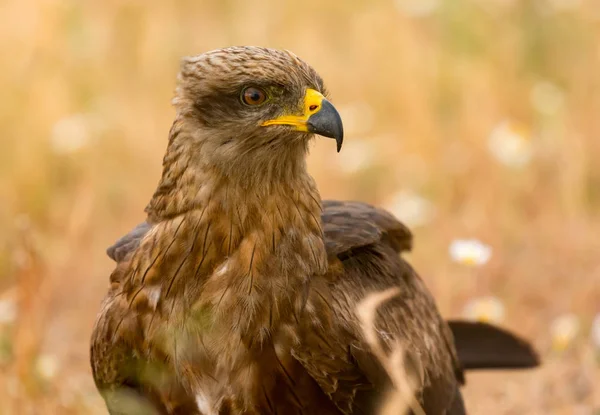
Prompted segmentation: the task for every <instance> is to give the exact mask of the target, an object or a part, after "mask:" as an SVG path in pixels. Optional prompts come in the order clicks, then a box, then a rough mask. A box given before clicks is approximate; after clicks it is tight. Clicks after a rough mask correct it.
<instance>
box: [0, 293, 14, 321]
mask: <svg viewBox="0 0 600 415" xmlns="http://www.w3.org/2000/svg"><path fill="white" fill-rule="evenodd" d="M16 318H17V304H16V303H15V300H14V299H13V298H3V299H1V300H0V324H9V323H12V322H13V321H15V319H16Z"/></svg>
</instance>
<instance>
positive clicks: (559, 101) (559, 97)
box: [531, 82, 564, 115]
mask: <svg viewBox="0 0 600 415" xmlns="http://www.w3.org/2000/svg"><path fill="white" fill-rule="evenodd" d="M563 101H564V97H563V92H562V90H561V89H560V88H559V87H558V86H556V85H555V84H553V83H550V82H538V83H536V84H535V85H534V86H533V88H532V89H531V104H532V105H533V108H535V109H536V111H538V112H539V113H541V114H544V115H554V114H556V113H557V112H558V111H559V110H560V109H561V108H562V106H563Z"/></svg>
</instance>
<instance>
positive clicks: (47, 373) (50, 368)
mask: <svg viewBox="0 0 600 415" xmlns="http://www.w3.org/2000/svg"><path fill="white" fill-rule="evenodd" d="M35 367H36V370H37V372H38V374H39V375H40V376H41V377H42V378H43V379H46V380H50V379H53V378H54V377H55V376H56V374H57V373H58V361H57V360H56V357H55V356H53V355H48V354H46V355H41V356H39V357H38V358H37V361H36V364H35Z"/></svg>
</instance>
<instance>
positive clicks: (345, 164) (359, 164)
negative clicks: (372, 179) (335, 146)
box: [337, 139, 375, 173]
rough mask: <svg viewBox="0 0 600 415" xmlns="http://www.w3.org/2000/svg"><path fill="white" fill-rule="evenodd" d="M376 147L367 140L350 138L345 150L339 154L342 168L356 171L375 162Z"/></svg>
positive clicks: (349, 171)
mask: <svg viewBox="0 0 600 415" xmlns="http://www.w3.org/2000/svg"><path fill="white" fill-rule="evenodd" d="M374 158H375V149H374V148H373V145H371V144H369V143H368V142H367V141H365V140H360V139H354V140H348V141H347V143H345V144H344V149H343V151H341V152H340V154H339V155H338V157H337V159H338V164H339V168H340V170H342V171H343V172H345V173H356V172H357V171H359V170H362V169H364V168H367V167H369V166H370V165H372V164H373V160H374Z"/></svg>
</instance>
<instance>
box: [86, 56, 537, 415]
mask: <svg viewBox="0 0 600 415" xmlns="http://www.w3.org/2000/svg"><path fill="white" fill-rule="evenodd" d="M326 95H327V94H326V92H325V88H324V86H323V81H322V80H321V78H320V77H319V75H318V74H317V73H316V72H315V70H314V69H312V68H311V67H310V66H309V65H307V64H306V63H305V62H303V61H302V60H300V59H299V58H298V57H297V56H295V55H294V54H292V53H290V52H287V51H279V50H272V49H265V48H259V47H232V48H227V49H222V50H216V51H212V52H208V53H205V54H202V55H199V56H196V57H191V58H187V59H185V60H184V61H183V64H182V68H181V73H180V76H179V85H178V88H177V90H176V97H175V99H174V105H175V108H176V112H177V115H176V119H175V122H174V123H173V126H172V128H171V131H170V134H169V144H168V148H167V151H166V154H165V157H164V161H163V174H162V178H161V180H160V183H159V185H158V188H157V190H156V192H155V194H154V196H153V197H152V200H151V201H150V203H149V205H148V207H147V208H146V212H147V214H148V216H147V219H146V222H144V223H143V224H141V225H139V226H138V227H137V228H135V229H134V230H133V231H132V232H130V233H129V234H128V235H126V236H125V237H123V238H121V239H120V240H119V241H118V242H117V243H116V244H115V245H114V246H113V247H111V248H109V255H110V256H111V257H112V258H113V259H115V261H116V262H117V266H116V269H115V270H114V272H113V273H112V275H111V277H110V283H111V284H110V289H109V292H108V295H107V296H106V298H105V300H104V302H103V304H102V309H101V311H100V314H99V316H98V319H97V321H96V325H95V328H94V332H93V336H92V346H91V363H92V370H93V374H94V379H95V381H96V385H97V386H98V389H99V390H100V392H101V393H102V395H103V396H104V398H105V400H106V403H107V406H108V408H109V411H110V413H111V414H133V413H136V414H137V413H157V414H203V415H216V414H219V415H225V414H248V415H253V414H282V415H287V414H310V415H315V414H375V413H377V411H378V407H379V406H380V405H381V403H382V400H383V399H384V397H386V396H388V394H389V392H390V390H393V385H392V382H391V378H390V376H389V374H388V372H386V370H384V366H383V365H382V362H381V359H378V358H377V357H376V355H375V354H374V353H373V351H372V349H371V347H370V345H369V343H368V342H367V339H366V337H365V336H366V333H365V330H364V328H362V327H361V323H360V320H359V316H358V315H357V305H358V304H359V303H360V302H361V301H362V300H363V299H364V298H365V297H367V296H368V295H369V294H370V293H376V292H380V291H382V290H386V289H389V288H390V287H397V288H398V293H397V295H396V296H395V297H394V298H392V299H390V300H389V301H387V302H386V303H385V304H383V305H382V306H381V307H380V308H379V309H377V310H376V319H375V332H376V333H377V334H378V336H379V341H380V342H381V344H382V348H383V350H385V351H386V352H387V353H389V352H391V350H392V349H393V347H394V345H395V344H401V345H402V347H403V350H404V359H403V362H404V369H403V370H405V373H406V374H407V377H408V378H409V379H410V381H411V382H412V383H411V385H413V390H414V392H415V393H414V399H415V402H417V403H418V405H419V406H420V407H421V408H422V409H423V410H424V412H425V413H426V414H431V415H435V414H464V413H465V409H464V406H463V403H462V398H461V394H460V390H459V386H460V385H461V384H462V382H463V370H464V369H470V368H498V367H530V366H534V365H536V364H537V358H536V356H535V353H534V352H533V351H532V350H531V349H530V347H529V346H528V345H527V344H526V343H524V342H522V341H521V340H519V339H518V338H516V337H514V336H512V335H511V334H509V333H506V332H504V331H501V330H499V329H496V328H493V327H491V326H488V325H484V324H474V323H473V324H471V323H464V322H450V323H448V322H446V321H444V320H443V319H442V318H441V317H440V314H439V312H438V310H437V308H436V306H435V302H434V300H433V298H432V297H431V295H430V294H429V292H428V290H427V288H426V287H425V285H424V283H423V281H422V280H421V279H420V278H419V277H418V275H417V274H416V273H415V271H414V270H413V269H412V268H411V267H410V266H409V265H408V263H407V262H405V261H404V260H403V259H402V258H401V257H400V253H401V252H402V251H404V250H407V249H409V248H410V247H411V234H410V232H409V231H408V229H407V228H406V227H405V226H404V225H402V224H401V223H400V222H398V221H397V220H396V219H395V218H394V217H392V216H391V215H390V214H389V213H387V212H385V211H383V210H380V209H377V208H374V207H372V206H369V205H366V204H363V203H357V202H333V201H324V202H321V198H320V196H319V192H318V190H317V188H316V186H315V182H314V180H313V179H312V177H311V176H310V175H309V174H308V172H307V170H306V161H305V158H306V154H307V151H308V144H309V141H310V140H311V139H312V138H313V136H314V135H315V134H317V135H322V136H326V137H331V138H334V139H335V140H336V142H337V149H338V151H339V150H340V147H341V145H342V138H343V130H342V121H341V119H340V116H339V114H338V113H337V111H336V110H335V108H334V107H333V105H332V104H331V103H330V102H329V101H328V100H327V99H326V98H325V96H326ZM453 333H454V334H453Z"/></svg>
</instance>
